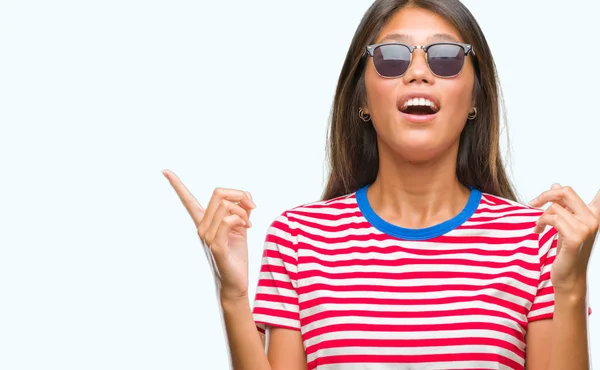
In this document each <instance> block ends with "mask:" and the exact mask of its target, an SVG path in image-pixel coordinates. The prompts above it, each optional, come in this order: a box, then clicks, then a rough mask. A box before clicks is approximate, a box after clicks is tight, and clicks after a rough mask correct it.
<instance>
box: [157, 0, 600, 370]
mask: <svg viewBox="0 0 600 370" xmlns="http://www.w3.org/2000/svg"><path fill="white" fill-rule="evenodd" d="M417 45H426V46H417ZM498 100H499V87H498V82H497V78H496V71H495V66H494V62H493V59H492V56H491V52H490V50H489V48H488V45H487V42H486V40H485V38H484V36H483V34H482V32H481V30H480V28H479V26H478V25H477V22H476V21H475V19H474V18H473V16H472V15H471V14H470V12H469V11H468V10H467V9H466V8H465V7H464V6H463V5H462V4H461V3H460V2H459V1H458V0H413V1H407V0H377V1H375V3H374V4H373V5H372V6H371V8H370V9H369V10H368V11H367V13H366V14H365V16H364V18H363V20H362V22H361V24H360V25H359V27H358V30H357V31H356V34H355V36H354V39H353V41H352V44H351V46H350V49H349V51H348V55H347V57H346V60H345V62H344V65H343V68H342V72H341V75H340V78H339V82H338V87H337V91H336V96H335V100H334V105H333V115H332V122H331V131H330V143H329V144H330V153H329V154H330V159H331V173H330V175H329V182H328V184H327V188H326V190H325V194H324V196H323V200H321V201H318V202H315V203H312V204H306V205H303V206H299V207H296V208H294V209H291V210H287V211H286V212H283V213H282V214H281V215H280V216H279V217H278V218H277V219H276V220H275V221H274V222H273V224H272V225H271V227H270V229H269V231H268V235H267V237H266V243H265V250H264V256H263V261H262V268H261V274H260V279H259V286H258V289H257V295H256V298H255V302H254V309H253V311H251V308H250V304H249V299H248V279H247V272H248V271H247V246H246V230H247V228H248V227H250V226H251V224H250V212H251V210H252V209H253V208H254V203H253V201H252V198H251V196H250V195H249V193H247V192H244V191H241V190H232V189H217V190H216V191H215V192H214V194H213V196H212V198H211V199H210V201H209V203H208V206H207V207H206V210H204V209H203V208H202V207H201V206H200V205H199V204H198V203H197V202H196V201H195V200H194V198H193V196H192V195H191V194H190V193H189V191H188V190H187V189H186V188H185V187H184V185H183V184H182V183H181V181H179V179H178V178H177V177H176V176H175V175H174V174H173V173H172V172H169V171H165V172H164V174H165V176H166V177H167V178H168V179H169V180H170V182H171V184H172V185H173V187H174V188H175V190H176V191H177V193H178V195H179V196H180V198H181V199H182V201H183V203H184V205H185V206H186V208H187V209H188V211H189V213H190V214H191V215H192V218H193V219H194V221H195V223H196V227H197V229H198V233H199V235H200V238H201V239H202V241H203V242H205V243H206V244H207V245H208V246H209V247H210V251H211V252H212V255H213V256H214V262H215V263H216V266H217V268H218V271H219V273H220V277H219V279H220V281H219V282H220V301H221V306H222V310H223V314H224V321H225V326H226V330H227V335H228V339H229V346H230V351H231V357H232V362H233V368H234V369H274V370H278V369H283V370H295V369H307V368H308V369H352V370H354V369H473V368H478V369H481V368H486V369H500V368H512V369H523V368H524V367H525V364H527V368H528V369H549V368H550V369H560V370H565V369H572V370H576V369H588V367H589V358H588V344H587V307H586V290H587V278H586V271H587V265H588V260H589V256H590V252H591V249H592V245H593V242H594V239H595V236H596V233H597V230H598V223H599V220H600V196H597V197H596V199H595V200H594V201H593V202H592V203H591V204H590V205H589V206H588V205H586V204H584V202H583V201H582V200H581V199H580V197H579V196H577V194H576V193H574V192H573V191H572V190H571V189H570V188H568V187H562V186H560V185H554V186H552V188H551V189H550V190H548V191H545V192H543V193H542V194H541V195H540V196H539V197H538V198H536V200H534V201H533V202H532V203H530V205H521V204H519V203H517V201H516V197H515V192H514V190H513V188H512V186H511V184H510V183H509V181H508V178H507V176H506V173H505V170H504V168H503V165H502V162H501V158H500V155H499V136H500V132H499V125H500V123H499V122H500V114H499V103H498ZM548 203H551V204H552V205H551V207H549V208H548V209H547V210H546V211H542V210H539V208H540V207H542V206H544V205H545V204H548ZM534 207H535V208H534ZM558 250H560V252H561V253H560V254H559V255H557V251H558ZM256 326H258V327H259V330H260V331H261V332H263V331H265V330H266V332H267V333H268V334H269V336H268V343H267V345H266V346H267V354H265V352H264V349H263V343H262V342H261V338H259V335H257V334H255V333H256Z"/></svg>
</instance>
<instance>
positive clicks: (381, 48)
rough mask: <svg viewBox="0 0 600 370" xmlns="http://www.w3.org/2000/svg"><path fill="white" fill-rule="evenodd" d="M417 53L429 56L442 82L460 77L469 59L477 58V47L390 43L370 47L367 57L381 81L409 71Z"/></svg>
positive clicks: (433, 70) (431, 68)
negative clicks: (470, 54)
mask: <svg viewBox="0 0 600 370" xmlns="http://www.w3.org/2000/svg"><path fill="white" fill-rule="evenodd" d="M416 49H423V51H424V52H425V54H426V55H427V65H428V66H429V70H430V71H431V73H433V74H434V75H436V76H437V77H442V78H450V77H454V76H456V75H458V74H459V73H460V71H462V69H463V67H464V65H465V59H466V57H467V55H468V54H469V53H472V54H473V55H475V51H474V50H473V46H471V45H469V44H460V43H457V42H437V43H434V44H429V45H426V46H421V45H417V46H410V45H406V44H402V43H399V42H386V43H382V44H374V45H369V46H367V54H368V55H369V56H371V57H372V58H373V64H374V65H375V70H376V71H377V73H378V74H379V75H380V76H381V77H385V78H396V77H401V76H402V75H404V74H405V73H406V71H408V67H409V66H410V63H411V61H412V55H413V52H414V51H415V50H416Z"/></svg>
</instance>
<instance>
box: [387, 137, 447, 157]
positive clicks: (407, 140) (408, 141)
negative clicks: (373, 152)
mask: <svg viewBox="0 0 600 370" xmlns="http://www.w3.org/2000/svg"><path fill="white" fill-rule="evenodd" d="M415 136H416V137H415ZM427 136H429V135H409V136H408V137H403V138H402V139H400V140H395V141H394V142H391V143H390V142H388V145H387V146H388V147H389V149H390V150H391V152H392V154H393V156H394V157H399V158H402V159H404V160H406V161H409V162H413V163H423V162H429V161H432V160H434V159H436V158H438V157H440V156H441V155H443V153H444V151H445V149H447V145H443V143H441V142H440V141H439V140H435V139H434V138H433V137H427Z"/></svg>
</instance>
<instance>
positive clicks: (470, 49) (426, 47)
mask: <svg viewBox="0 0 600 370" xmlns="http://www.w3.org/2000/svg"><path fill="white" fill-rule="evenodd" d="M387 45H399V46H403V47H406V48H407V49H408V51H409V53H410V60H409V61H408V67H407V68H406V71H404V72H403V73H402V74H401V75H398V76H393V77H388V76H383V75H382V74H381V73H379V71H378V70H377V67H375V71H376V72H377V74H378V75H379V76H381V77H382V78H400V77H402V76H404V75H405V74H406V72H408V70H409V68H410V66H411V64H412V61H413V52H414V51H415V50H417V49H422V50H423V52H424V53H425V57H426V60H427V68H429V71H430V72H431V73H433V75H434V76H436V77H439V78H453V77H456V76H458V75H459V74H460V72H462V70H463V68H464V67H465V61H466V60H467V59H466V58H465V59H464V60H463V64H462V66H461V67H460V70H459V71H458V73H456V74H454V75H452V76H440V75H438V74H436V73H435V72H433V71H432V70H431V65H430V64H429V54H427V50H429V49H430V48H431V47H432V46H436V45H454V46H459V47H461V48H462V49H463V51H464V53H465V57H466V56H468V55H469V53H471V54H473V56H476V55H475V50H474V49H473V45H471V44H462V43H459V42H447V41H445V42H434V43H432V44H429V45H415V46H411V45H408V44H404V43H401V42H383V43H379V44H372V45H368V46H367V47H366V48H365V52H366V54H367V55H368V56H370V57H371V58H372V57H373V56H374V54H375V50H377V49H378V48H380V47H382V46H387Z"/></svg>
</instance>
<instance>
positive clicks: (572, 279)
mask: <svg viewBox="0 0 600 370" xmlns="http://www.w3.org/2000/svg"><path fill="white" fill-rule="evenodd" d="M547 203H552V205H551V206H550V207H548V209H547V210H546V211H545V212H544V214H543V215H542V216H541V217H540V219H539V220H538V222H537V226H536V229H535V231H536V232H538V233H540V232H542V231H543V230H544V229H545V228H546V226H552V227H554V228H556V230H557V231H558V251H557V256H556V259H555V260H554V263H553V265H552V271H551V273H550V274H551V279H552V285H553V287H554V290H555V292H556V293H557V294H567V295H572V294H585V289H586V288H587V268H588V262H589V259H590V255H591V253H592V247H593V246H594V242H595V240H596V236H597V235H598V225H599V224H600V192H598V194H597V195H596V197H595V198H594V200H593V201H592V202H591V203H590V204H589V205H586V204H585V203H584V202H583V200H582V199H581V198H580V197H579V195H577V193H575V191H573V189H572V188H570V187H568V186H566V187H565V186H560V185H558V184H554V185H553V186H552V188H551V189H550V190H548V191H545V192H543V193H542V194H540V195H539V196H538V197H537V198H535V199H534V200H532V201H531V202H530V205H531V206H533V207H542V206H543V205H545V204H547Z"/></svg>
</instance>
